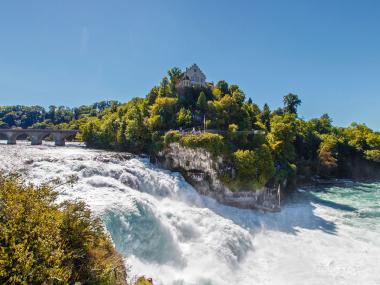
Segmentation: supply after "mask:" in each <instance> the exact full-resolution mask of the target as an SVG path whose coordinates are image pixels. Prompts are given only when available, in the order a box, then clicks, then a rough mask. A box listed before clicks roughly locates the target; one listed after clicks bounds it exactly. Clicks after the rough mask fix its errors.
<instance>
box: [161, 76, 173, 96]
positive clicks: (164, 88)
mask: <svg viewBox="0 0 380 285" xmlns="http://www.w3.org/2000/svg"><path fill="white" fill-rule="evenodd" d="M158 95H159V97H170V95H171V90H170V84H169V80H168V78H167V77H166V76H165V77H164V78H162V81H161V83H160V91H159V93H158Z"/></svg>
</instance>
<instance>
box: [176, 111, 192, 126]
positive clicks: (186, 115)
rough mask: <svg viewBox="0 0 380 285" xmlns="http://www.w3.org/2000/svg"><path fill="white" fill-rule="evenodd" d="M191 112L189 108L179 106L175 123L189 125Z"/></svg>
mask: <svg viewBox="0 0 380 285" xmlns="http://www.w3.org/2000/svg"><path fill="white" fill-rule="evenodd" d="M191 121H192V113H191V111H190V110H188V109H185V108H181V109H180V110H179V112H178V113H177V124H178V126H180V127H184V128H188V127H190V126H191Z"/></svg>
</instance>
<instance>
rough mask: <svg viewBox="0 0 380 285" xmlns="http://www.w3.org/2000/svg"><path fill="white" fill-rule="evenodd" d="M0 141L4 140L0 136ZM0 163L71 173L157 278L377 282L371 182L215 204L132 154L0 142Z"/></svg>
mask: <svg viewBox="0 0 380 285" xmlns="http://www.w3.org/2000/svg"><path fill="white" fill-rule="evenodd" d="M3 143H4V142H3ZM0 161H1V165H0V167H1V168H3V169H5V170H7V171H18V172H20V173H22V174H23V175H24V176H25V177H26V178H27V179H28V180H30V181H32V182H35V183H41V182H46V181H51V180H52V179H54V178H57V177H58V178H60V179H62V180H65V179H66V178H67V177H70V176H71V175H75V176H77V177H78V181H77V182H76V183H75V184H74V185H73V186H70V185H65V186H62V187H61V188H59V189H60V192H61V195H60V199H81V200H83V201H85V202H86V203H87V204H88V205H89V206H90V207H91V209H92V210H93V211H94V213H95V214H96V215H99V216H100V217H101V218H102V220H103V221H104V225H105V227H106V229H107V231H108V232H109V234H110V235H111V237H112V240H113V242H114V243H115V245H116V248H117V249H118V251H119V252H121V253H122V254H123V256H124V257H125V260H126V264H127V265H128V266H129V267H130V273H129V274H130V276H134V275H141V274H143V275H146V276H148V277H152V278H153V280H154V281H155V284H157V285H161V284H162V285H227V284H245V285H256V284H292V285H297V284H344V285H347V284H366V285H371V284H380V274H379V272H380V183H375V182H368V183H353V182H351V181H339V182H340V183H339V184H338V185H335V186H333V185H325V186H323V187H321V186H320V187H314V188H310V189H299V190H298V192H297V193H295V194H294V195H293V196H292V197H291V198H289V199H288V200H287V201H286V202H285V203H284V205H283V209H282V211H281V212H279V213H260V212H256V211H252V210H242V209H237V208H233V207H228V206H223V205H221V204H219V203H217V202H215V201H214V200H213V199H210V198H208V197H204V196H201V195H199V194H198V193H197V192H196V191H195V190H194V189H193V188H192V187H191V186H190V185H189V184H188V183H186V181H185V180H184V179H183V177H182V176H181V175H180V174H179V173H176V172H170V171H167V170H163V169H160V168H158V167H156V166H154V165H152V164H150V163H149V161H147V160H146V159H142V158H132V159H130V158H128V156H127V155H125V154H120V153H114V152H107V151H99V150H90V149H86V148H84V147H81V146H79V145H76V144H72V145H67V146H66V147H54V146H52V145H49V144H45V145H42V146H30V145H27V144H26V143H25V142H18V144H17V145H12V146H11V145H5V144H0Z"/></svg>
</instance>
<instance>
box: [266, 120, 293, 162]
mask: <svg viewBox="0 0 380 285" xmlns="http://www.w3.org/2000/svg"><path fill="white" fill-rule="evenodd" d="M296 132H297V129H296V121H295V114H289V113H288V114H285V115H284V116H279V115H274V116H273V117H272V118H271V131H270V133H269V134H268V141H269V144H270V147H271V149H272V152H273V154H274V157H275V159H276V161H278V162H287V161H293V160H294V159H295V148H294V142H295V139H296Z"/></svg>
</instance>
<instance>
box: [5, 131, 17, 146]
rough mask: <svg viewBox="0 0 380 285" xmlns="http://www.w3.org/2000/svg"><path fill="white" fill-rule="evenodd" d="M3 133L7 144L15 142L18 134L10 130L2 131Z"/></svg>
mask: <svg viewBox="0 0 380 285" xmlns="http://www.w3.org/2000/svg"><path fill="white" fill-rule="evenodd" d="M3 134H4V135H5V137H6V138H7V144H16V139H17V136H18V134H15V133H12V132H4V133H3Z"/></svg>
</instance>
